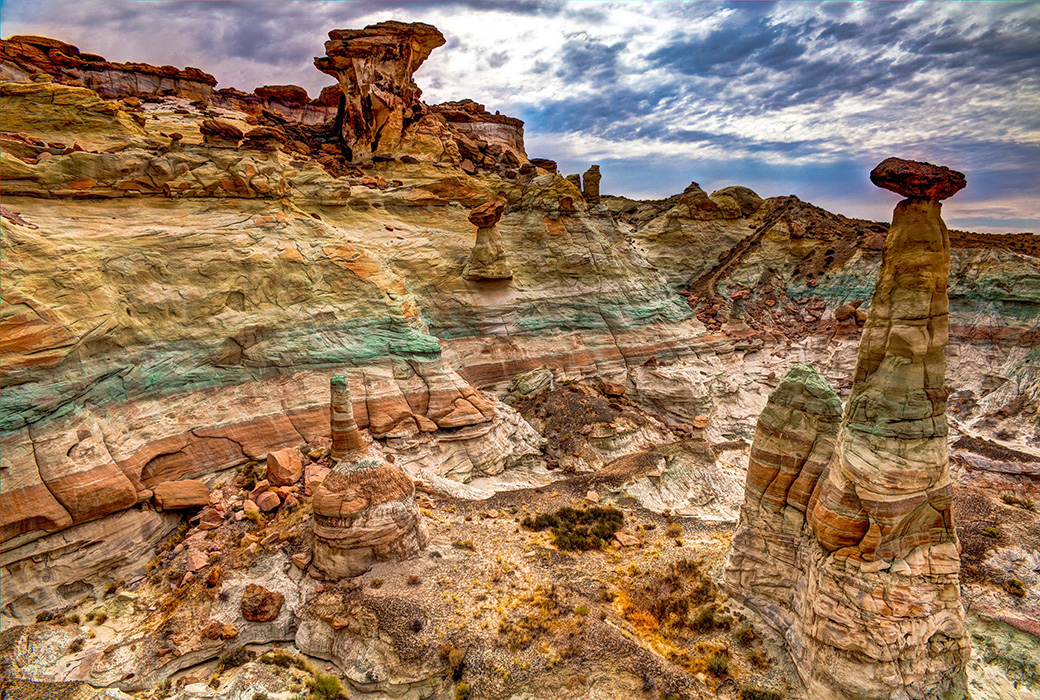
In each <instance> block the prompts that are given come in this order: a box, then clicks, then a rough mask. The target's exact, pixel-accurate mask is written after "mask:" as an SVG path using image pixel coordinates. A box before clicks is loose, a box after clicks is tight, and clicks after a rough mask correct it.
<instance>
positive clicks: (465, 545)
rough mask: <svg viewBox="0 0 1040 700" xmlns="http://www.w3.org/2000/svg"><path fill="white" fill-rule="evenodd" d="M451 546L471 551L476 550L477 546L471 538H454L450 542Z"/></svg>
mask: <svg viewBox="0 0 1040 700" xmlns="http://www.w3.org/2000/svg"><path fill="white" fill-rule="evenodd" d="M451 546H452V547H454V548H455V549H468V550H469V551H471V552H475V551H477V546H476V545H475V544H473V542H472V540H455V541H454V542H452V543H451Z"/></svg>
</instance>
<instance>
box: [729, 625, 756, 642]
mask: <svg viewBox="0 0 1040 700" xmlns="http://www.w3.org/2000/svg"><path fill="white" fill-rule="evenodd" d="M733 636H734V637H735V638H736V640H737V641H738V642H740V644H741V645H743V646H750V645H751V642H753V641H755V629H754V628H753V627H752V626H751V625H750V623H747V622H744V623H742V624H741V625H740V626H739V627H737V629H735V630H733Z"/></svg>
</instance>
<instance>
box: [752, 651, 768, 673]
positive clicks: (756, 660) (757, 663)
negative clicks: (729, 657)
mask: <svg viewBox="0 0 1040 700" xmlns="http://www.w3.org/2000/svg"><path fill="white" fill-rule="evenodd" d="M747 658H748V661H750V662H751V665H752V666H754V667H755V668H758V669H766V668H769V658H768V657H767V656H766V655H765V654H764V653H763V652H762V651H760V650H758V649H755V650H754V651H749V652H748V655H747Z"/></svg>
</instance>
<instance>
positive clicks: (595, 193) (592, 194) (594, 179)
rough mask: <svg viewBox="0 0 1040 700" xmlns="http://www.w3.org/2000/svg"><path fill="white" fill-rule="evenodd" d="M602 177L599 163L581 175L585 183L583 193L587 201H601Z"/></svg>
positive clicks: (593, 202) (591, 202)
mask: <svg viewBox="0 0 1040 700" xmlns="http://www.w3.org/2000/svg"><path fill="white" fill-rule="evenodd" d="M602 177H603V176H602V175H600V172H599V166H598V165H591V166H589V169H588V170H586V171H585V174H584V175H582V176H581V181H582V184H583V185H584V189H582V194H583V195H584V196H585V201H586V202H588V203H590V204H595V203H597V202H599V181H600V179H601V178H602Z"/></svg>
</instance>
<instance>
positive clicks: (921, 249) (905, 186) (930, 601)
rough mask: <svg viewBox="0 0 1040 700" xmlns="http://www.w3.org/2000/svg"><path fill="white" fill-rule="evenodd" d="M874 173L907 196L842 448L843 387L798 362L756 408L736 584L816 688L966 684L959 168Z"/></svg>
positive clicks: (849, 693) (927, 692) (916, 694)
mask: <svg viewBox="0 0 1040 700" xmlns="http://www.w3.org/2000/svg"><path fill="white" fill-rule="evenodd" d="M871 180H872V181H873V182H874V183H875V184H877V185H878V186H880V187H884V188H886V189H890V190H892V191H894V192H898V193H899V194H903V195H906V196H907V197H908V198H907V199H905V200H903V201H902V202H900V203H899V204H898V205H897V206H896V209H895V213H894V216H893V221H892V226H891V228H890V229H889V231H888V236H887V238H886V240H885V247H884V252H883V256H882V261H881V271H880V273H879V275H878V281H877V285H876V288H875V291H874V298H873V301H872V303H871V305H870V310H869V312H868V315H867V320H866V325H865V327H864V330H863V337H862V340H861V341H860V346H859V356H858V359H857V363H856V374H855V378H854V382H853V387H852V393H851V395H850V397H849V400H848V404H847V405H846V408H845V413H844V417H843V419H842V422H841V427H840V429H839V430H838V434H837V444H836V447H835V448H834V449H833V450H832V448H831V438H830V437H828V436H829V435H831V434H833V429H832V428H830V426H831V425H832V420H833V418H834V410H835V402H836V399H837V397H836V396H834V394H833V392H830V391H829V388H828V387H825V386H819V385H820V384H821V383H822V380H821V379H820V378H819V376H818V375H816V374H815V373H811V372H810V371H806V368H800V367H796V368H794V369H792V370H791V371H790V372H789V373H788V375H787V376H786V377H785V378H784V380H783V382H781V384H780V386H779V387H778V389H777V390H776V391H775V392H774V393H773V395H772V396H770V399H769V404H768V405H767V407H766V410H765V411H764V412H763V414H762V417H761V418H760V419H759V423H758V430H757V433H756V436H755V443H754V446H753V448H752V457H751V464H750V467H749V470H748V482H747V489H746V494H745V502H744V506H743V509H742V511H741V518H740V525H739V528H738V531H737V534H736V535H735V537H734V540H733V548H732V550H731V552H730V557H729V561H728V563H727V568H726V582H727V585H728V586H729V587H730V588H731V590H732V591H733V592H734V593H735V594H736V595H737V596H738V597H741V598H743V599H744V600H745V601H746V602H747V603H748V604H749V605H751V606H752V607H754V608H756V609H758V610H759V611H760V612H762V613H763V614H764V615H765V617H766V618H767V619H769V620H770V621H772V623H773V624H774V625H776V626H777V627H779V628H780V629H781V630H782V631H783V632H784V633H785V636H786V637H787V639H788V642H789V644H790V650H791V654H792V656H793V658H794V662H795V664H796V666H797V667H798V669H799V672H800V674H801V675H802V677H803V679H804V680H805V682H806V685H807V687H808V689H809V692H810V696H811V697H813V698H821V699H826V698H835V699H838V698H842V699H854V700H882V699H884V700H896V699H899V700H902V699H905V698H939V697H941V698H951V699H953V698H963V697H966V696H967V695H966V690H965V662H966V661H967V658H968V656H969V640H968V637H967V634H966V632H965V626H964V609H963V607H962V605H961V601H960V586H959V580H958V578H959V571H960V560H959V557H958V545H957V535H956V531H955V529H954V525H953V517H952V510H951V503H952V490H953V486H952V481H951V479H950V474H949V464H948V457H947V425H946V400H947V395H948V392H947V390H946V386H945V373H946V360H945V349H946V342H947V338H948V318H947V317H948V314H949V300H948V298H947V291H946V287H947V278H948V276H949V267H950V241H949V232H948V231H947V229H946V225H945V224H944V223H943V221H942V218H941V216H940V211H941V208H942V205H941V204H940V203H939V199H942V198H946V197H949V196H952V195H953V194H954V193H956V192H957V191H959V190H960V189H961V188H963V187H964V185H965V179H964V176H963V175H962V174H961V173H958V172H955V171H952V170H949V169H948V168H940V167H938V166H933V165H931V164H928V163H915V162H913V161H902V160H899V159H894V158H890V159H888V160H886V161H884V162H883V163H881V164H880V165H879V166H878V167H877V168H875V169H874V171H873V172H872V173H871ZM777 418H780V420H777ZM823 458H826V460H827V462H829V463H828V464H827V465H826V467H825V468H824V467H822V465H821V464H820V462H821V459H823ZM807 497H808V498H807ZM803 514H804V516H807V517H804V516H803Z"/></svg>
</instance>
